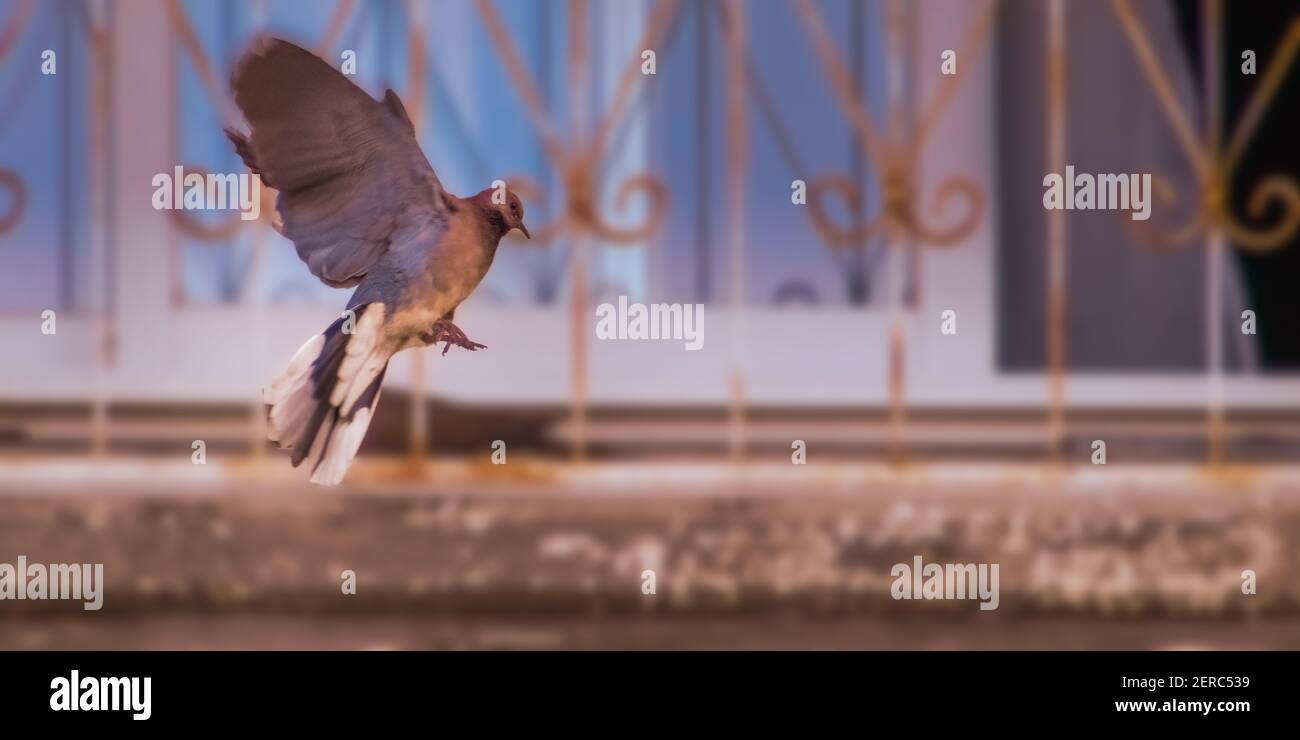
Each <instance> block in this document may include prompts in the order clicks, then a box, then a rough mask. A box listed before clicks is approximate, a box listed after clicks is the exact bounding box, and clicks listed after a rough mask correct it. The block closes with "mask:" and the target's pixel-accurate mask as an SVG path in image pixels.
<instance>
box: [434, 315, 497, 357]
mask: <svg viewBox="0 0 1300 740" xmlns="http://www.w3.org/2000/svg"><path fill="white" fill-rule="evenodd" d="M423 339H424V340H425V341H426V342H428V343H429V344H437V343H438V342H446V343H447V344H446V345H445V346H444V347H443V348H442V353H443V354H444V355H445V354H447V350H449V349H451V345H453V344H454V345H456V346H457V347H463V348H465V349H467V350H469V351H471V352H474V351H476V350H480V349H487V345H486V344H479V343H478V342H473V341H470V338H469V337H467V336H465V332H463V331H461V330H460V327H459V326H456V325H455V324H453V323H452V322H451V319H448V318H441V319H438V320H437V321H435V322H433V327H432V328H431V329H430V330H429V331H428V332H425V334H424V336H423Z"/></svg>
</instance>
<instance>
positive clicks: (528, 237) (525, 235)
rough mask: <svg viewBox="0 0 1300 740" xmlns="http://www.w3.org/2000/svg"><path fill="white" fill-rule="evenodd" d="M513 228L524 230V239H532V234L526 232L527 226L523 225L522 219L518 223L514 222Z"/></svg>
mask: <svg viewBox="0 0 1300 740" xmlns="http://www.w3.org/2000/svg"><path fill="white" fill-rule="evenodd" d="M515 228H516V229H519V230H520V231H522V232H524V238H525V239H532V238H533V236H532V234H529V233H528V227H527V226H524V222H523V221H520V222H519V223H517V224H515Z"/></svg>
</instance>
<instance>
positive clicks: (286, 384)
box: [262, 303, 392, 486]
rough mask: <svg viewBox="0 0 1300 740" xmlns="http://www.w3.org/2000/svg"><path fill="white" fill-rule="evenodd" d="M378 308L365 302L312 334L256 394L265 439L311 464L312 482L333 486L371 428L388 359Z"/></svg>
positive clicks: (296, 459) (381, 313)
mask: <svg viewBox="0 0 1300 740" xmlns="http://www.w3.org/2000/svg"><path fill="white" fill-rule="evenodd" d="M383 324H384V304H382V303H368V304H365V305H364V306H358V307H356V308H355V309H352V311H350V312H349V314H345V315H344V316H343V317H342V318H340V319H339V320H338V321H335V322H334V323H333V324H331V325H330V327H329V328H328V329H326V330H325V331H324V333H322V334H317V335H316V336H314V337H312V338H311V339H308V340H307V343H306V344H304V345H303V346H302V348H301V349H299V350H298V353H297V354H295V355H294V356H293V359H292V360H290V361H289V367H288V369H286V370H285V371H284V373H282V374H281V375H280V376H279V377H277V378H276V379H275V380H274V381H272V382H271V385H270V386H268V387H267V388H266V389H265V390H264V391H263V393H262V396H263V400H264V401H265V402H266V405H267V436H268V437H270V439H271V441H272V442H275V443H276V444H278V445H279V446H280V447H284V448H289V449H292V450H293V457H292V461H293V465H294V467H298V465H300V464H301V463H302V461H303V460H310V461H311V469H312V473H311V481H312V482H313V483H320V484H322V485H327V486H332V485H334V484H336V483H338V482H340V481H341V480H343V476H344V474H345V473H347V470H348V467H349V466H351V465H352V459H353V458H354V457H356V454H357V449H358V448H359V447H360V446H361V440H362V439H363V438H364V437H365V436H366V429H367V428H368V427H369V426H370V419H371V416H372V415H373V414H374V409H375V405H376V404H377V403H378V402H379V390H380V386H381V385H382V384H383V382H384V372H385V371H386V370H387V369H388V360H389V358H390V357H391V356H392V353H391V352H389V351H388V349H387V347H386V346H385V345H386V343H385V342H384V341H383Z"/></svg>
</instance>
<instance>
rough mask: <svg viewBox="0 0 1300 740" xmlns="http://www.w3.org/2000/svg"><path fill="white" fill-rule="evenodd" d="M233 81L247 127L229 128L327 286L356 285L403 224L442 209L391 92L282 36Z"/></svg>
mask: <svg viewBox="0 0 1300 740" xmlns="http://www.w3.org/2000/svg"><path fill="white" fill-rule="evenodd" d="M231 87H232V89H233V90H234V93H235V103H236V104H237V105H238V106H239V108H240V110H242V111H243V112H244V117H245V118H246V119H247V120H248V123H249V126H250V127H251V129H252V131H251V133H250V135H249V137H247V138H245V137H244V136H242V135H241V134H239V133H238V132H235V131H231V130H227V132H226V133H227V135H229V136H230V139H231V140H232V141H233V142H234V144H235V149H236V150H237V151H238V152H239V154H240V156H241V157H243V159H244V162H245V163H246V164H247V165H248V166H249V168H250V169H251V170H252V171H254V172H256V173H259V174H261V175H262V180H263V182H264V183H266V184H267V185H268V186H270V187H273V188H275V189H277V190H279V191H280V195H279V198H278V200H277V201H276V208H277V209H278V210H279V212H280V217H281V219H283V221H284V229H283V233H284V235H285V236H286V237H288V238H289V239H291V240H293V243H294V247H296V248H297V250H298V256H299V257H301V258H302V260H303V261H304V262H306V263H307V266H308V267H309V268H310V269H311V271H312V274H314V275H316V277H318V278H320V279H321V280H322V281H323V282H324V283H325V284H327V285H331V286H334V287H349V286H352V285H356V284H357V283H358V282H360V280H361V278H362V277H363V276H364V275H365V274H366V273H367V272H368V271H369V270H370V269H371V267H373V266H374V264H375V263H376V262H377V261H378V260H379V258H380V257H381V256H383V254H384V252H385V250H386V249H387V248H388V245H389V243H390V241H391V239H392V237H393V235H394V234H395V233H397V232H398V231H399V230H400V229H401V227H402V226H403V223H404V222H408V223H409V221H410V220H412V219H417V220H421V221H427V220H429V219H430V218H434V219H437V218H439V217H441V216H443V215H444V212H445V210H446V208H447V206H446V200H445V193H444V191H443V189H442V184H441V183H439V182H438V176H437V175H436V174H434V171H433V168H432V167H431V166H430V165H429V162H428V160H427V159H426V158H425V156H424V153H423V152H422V151H420V147H419V144H418V143H417V142H416V139H415V129H414V127H413V126H412V125H411V119H410V117H409V116H408V115H407V114H406V109H405V108H403V107H402V101H401V100H399V99H398V97H397V95H396V93H394V92H393V91H392V90H389V91H388V92H387V94H386V95H385V96H384V100H383V102H379V101H377V100H375V99H373V98H371V97H370V96H369V95H368V94H367V93H366V92H365V91H364V90H362V89H361V88H359V87H357V86H356V85H354V84H352V82H351V81H349V80H348V79H347V78H346V77H344V76H343V74H342V73H340V72H339V71H338V70H336V69H334V68H333V67H331V66H330V65H328V64H326V63H325V62H324V61H323V60H321V59H320V58H318V57H316V56H315V55H314V54H312V53H311V52H309V51H307V50H305V49H302V48H300V47H298V46H294V45H293V44H291V43H289V42H287V41H282V40H280V39H268V40H266V41H264V42H262V43H260V44H258V45H257V46H256V47H255V48H254V49H253V50H251V51H249V52H248V53H247V54H246V55H245V56H244V57H243V58H242V59H241V60H240V62H239V64H238V66H237V67H236V69H235V73H234V75H233V77H232V78H231Z"/></svg>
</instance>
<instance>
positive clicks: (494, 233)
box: [226, 39, 528, 485]
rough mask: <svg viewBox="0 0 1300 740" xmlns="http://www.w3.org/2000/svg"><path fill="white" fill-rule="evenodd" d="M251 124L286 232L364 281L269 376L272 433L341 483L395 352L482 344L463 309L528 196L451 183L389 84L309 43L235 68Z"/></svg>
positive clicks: (263, 46)
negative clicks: (341, 67)
mask: <svg viewBox="0 0 1300 740" xmlns="http://www.w3.org/2000/svg"><path fill="white" fill-rule="evenodd" d="M231 88H232V89H233V92H234V96H235V103H236V105H238V106H239V109H240V110H241V111H243V114H244V118H245V119H246V120H247V121H248V125H249V129H250V130H249V133H248V134H247V135H245V134H242V133H240V132H238V131H236V130H234V129H230V128H228V129H226V135H227V136H228V137H229V138H230V140H231V142H233V143H234V145H235V151H236V152H237V153H238V154H239V156H240V157H241V158H242V159H243V160H244V164H246V165H247V166H248V168H249V170H250V171H252V172H253V173H254V174H257V175H260V176H261V178H262V182H263V183H265V184H266V185H267V186H269V187H272V188H274V189H276V190H278V191H279V195H278V196H277V198H276V210H277V211H278V212H279V214H280V218H281V220H282V222H283V226H282V227H278V230H279V231H280V233H282V234H283V235H284V236H285V237H287V238H288V239H290V240H291V241H292V242H293V245H294V247H295V248H296V249H297V251H298V257H299V258H301V259H302V261H303V262H305V263H307V267H308V269H310V270H311V272H312V274H313V275H315V276H316V277H318V278H320V280H321V281H322V282H324V283H325V284H326V285H329V286H331V287H335V288H351V287H355V288H356V290H355V291H354V292H353V294H352V298H351V300H349V301H348V304H347V311H345V312H344V313H343V315H342V316H341V317H340V318H339V319H338V320H337V321H335V322H334V323H333V324H331V325H330V327H329V328H327V329H326V330H325V331H324V332H322V333H321V334H318V335H316V336H314V337H312V338H311V339H308V340H307V342H306V344H304V345H303V346H302V348H301V349H299V350H298V353H297V354H295V355H294V356H293V359H292V360H290V361H289V366H288V368H287V369H286V370H285V371H284V373H283V374H281V375H280V376H278V377H276V378H275V379H274V380H273V381H272V382H271V384H270V385H269V386H268V387H266V388H265V389H264V390H263V400H264V401H265V403H266V406H267V419H268V436H269V437H270V439H271V441H273V442H275V443H277V444H278V445H280V446H281V447H284V448H289V449H291V450H292V451H293V454H292V457H291V460H292V462H293V465H294V467H297V466H298V465H300V464H301V463H302V462H303V461H304V460H306V461H308V462H309V463H310V465H311V471H312V473H311V480H312V482H313V483H319V484H323V485H334V484H336V483H338V482H340V481H341V480H343V476H344V474H345V473H346V472H347V470H348V467H349V466H350V465H351V464H352V459H353V458H354V457H355V456H356V453H357V448H358V447H360V445H361V440H362V438H363V437H365V434H366V428H367V427H368V426H369V425H370V419H371V416H372V414H373V413H374V408H375V404H376V402H377V401H378V400H379V390H380V386H381V385H382V384H383V381H384V371H385V370H386V369H387V367H388V361H389V359H390V358H392V356H393V355H395V354H397V353H398V352H401V351H402V350H404V349H410V348H412V347H427V346H430V345H435V344H437V343H439V342H445V343H446V344H445V346H444V347H443V350H442V352H443V354H444V355H445V354H446V353H447V350H448V349H450V348H451V345H453V344H454V345H456V346H458V347H463V348H465V349H468V350H471V351H476V350H479V349H484V348H485V347H484V345H482V344H479V343H477V342H473V341H470V339H469V338H468V337H467V336H465V333H464V332H463V331H461V330H460V328H459V327H457V326H456V325H455V324H454V323H452V319H453V317H454V315H455V312H456V307H457V306H459V305H460V303H461V302H462V301H464V300H465V299H466V298H468V297H469V295H470V293H472V292H473V291H474V288H476V287H477V286H478V284H479V282H480V281H481V280H482V279H483V276H484V275H486V274H487V271H488V268H489V267H491V266H492V259H493V257H494V256H495V255H496V250H497V245H498V243H499V242H500V241H501V237H503V236H505V235H506V234H507V233H509V232H510V231H511V230H512V229H519V230H520V231H521V232H522V233H523V235H524V236H525V237H527V236H528V229H527V227H525V226H524V206H523V203H521V202H520V200H519V198H518V197H516V196H515V194H514V193H512V192H510V191H509V190H507V189H506V188H505V187H504V186H502V187H499V188H487V189H485V190H483V191H482V192H480V193H478V194H477V195H473V196H470V197H468V198H460V197H457V196H455V195H452V194H451V193H449V192H447V191H446V190H444V189H443V187H442V183H440V182H439V181H438V176H437V175H436V174H435V173H434V171H433V167H432V166H430V164H429V161H428V160H427V159H426V158H425V156H424V153H423V152H422V151H421V150H420V146H419V144H418V143H417V142H416V137H415V126H414V125H413V124H412V123H411V118H410V116H409V115H407V113H406V108H405V107H404V106H403V105H402V101H401V99H399V98H398V97H397V94H396V93H394V92H393V91H392V90H388V91H387V92H386V93H385V94H384V99H383V100H382V101H378V100H375V99H374V98H372V97H370V95H368V94H367V93H366V92H365V91H363V90H362V89H361V88H359V87H357V86H356V85H354V84H352V82H351V81H349V80H348V79H347V78H346V77H344V76H343V74H342V73H341V72H339V71H338V70H336V69H334V67H332V66H330V65H329V64H327V63H326V62H325V61H324V60H322V59H320V58H319V57H317V56H315V55H314V54H312V53H311V52H309V51H307V50H305V49H302V48H300V47H298V46H295V45H293V44H291V43H289V42H287V41H283V40H280V39H266V40H264V41H262V42H259V43H258V44H256V45H255V46H254V48H253V49H251V50H250V51H249V52H247V53H246V54H245V55H244V56H243V58H242V59H240V61H239V64H238V65H237V66H236V68H235V72H234V75H233V76H232V78H231Z"/></svg>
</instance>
